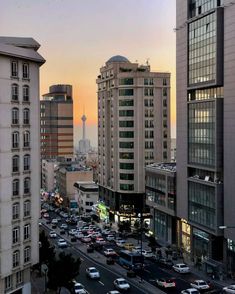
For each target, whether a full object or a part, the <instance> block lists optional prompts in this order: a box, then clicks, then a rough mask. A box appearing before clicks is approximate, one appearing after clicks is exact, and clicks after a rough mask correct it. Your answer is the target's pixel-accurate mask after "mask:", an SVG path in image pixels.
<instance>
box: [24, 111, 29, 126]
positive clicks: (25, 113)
mask: <svg viewBox="0 0 235 294" xmlns="http://www.w3.org/2000/svg"><path fill="white" fill-rule="evenodd" d="M23 124H24V125H29V109H28V108H25V109H24V110H23Z"/></svg>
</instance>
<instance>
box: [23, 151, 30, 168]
mask: <svg viewBox="0 0 235 294" xmlns="http://www.w3.org/2000/svg"><path fill="white" fill-rule="evenodd" d="M29 170H30V155H29V154H25V155H24V171H29Z"/></svg>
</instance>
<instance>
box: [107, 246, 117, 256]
mask: <svg viewBox="0 0 235 294" xmlns="http://www.w3.org/2000/svg"><path fill="white" fill-rule="evenodd" d="M104 255H105V256H114V255H117V253H116V252H115V251H114V250H113V249H112V248H106V249H105V250H104Z"/></svg>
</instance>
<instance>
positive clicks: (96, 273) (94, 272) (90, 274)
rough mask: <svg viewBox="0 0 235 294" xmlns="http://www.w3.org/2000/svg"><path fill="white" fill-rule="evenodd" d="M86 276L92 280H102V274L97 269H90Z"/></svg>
mask: <svg viewBox="0 0 235 294" xmlns="http://www.w3.org/2000/svg"><path fill="white" fill-rule="evenodd" d="M86 275H87V276H88V277H89V278H90V279H99V278H100V273H99V271H98V270H97V269H96V268H95V267H89V268H87V269H86Z"/></svg>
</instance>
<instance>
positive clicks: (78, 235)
mask: <svg viewBox="0 0 235 294" xmlns="http://www.w3.org/2000/svg"><path fill="white" fill-rule="evenodd" d="M75 237H77V239H81V238H83V237H84V235H83V233H82V232H76V234H75Z"/></svg>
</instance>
